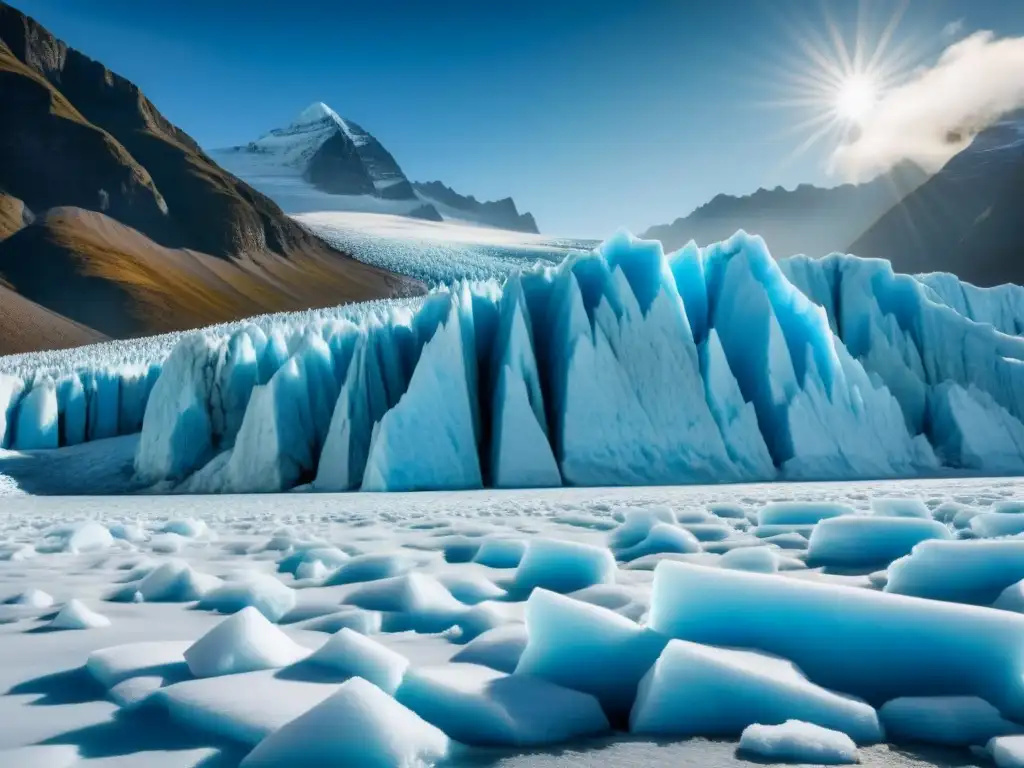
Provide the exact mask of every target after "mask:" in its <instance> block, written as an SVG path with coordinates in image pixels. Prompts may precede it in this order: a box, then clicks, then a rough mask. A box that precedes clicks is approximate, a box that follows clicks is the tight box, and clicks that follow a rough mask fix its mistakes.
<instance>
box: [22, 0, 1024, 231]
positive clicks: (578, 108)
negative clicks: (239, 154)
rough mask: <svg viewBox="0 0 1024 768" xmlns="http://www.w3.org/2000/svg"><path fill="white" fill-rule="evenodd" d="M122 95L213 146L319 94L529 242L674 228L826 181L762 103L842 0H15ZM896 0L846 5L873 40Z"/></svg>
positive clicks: (1019, 17) (991, 9) (934, 30)
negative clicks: (529, 215) (733, 204)
mask: <svg viewBox="0 0 1024 768" xmlns="http://www.w3.org/2000/svg"><path fill="white" fill-rule="evenodd" d="M14 3H15V5H17V6H18V7H19V8H20V9H22V10H24V11H25V12H27V13H29V14H30V15H32V16H34V17H36V18H37V19H38V20H39V21H41V22H42V23H43V24H44V25H46V26H47V27H48V28H49V29H50V30H51V31H52V32H54V33H55V34H56V35H58V36H59V37H61V38H62V39H64V40H65V41H67V42H68V43H69V44H71V45H73V46H74V47H76V48H79V49H80V50H82V51H83V52H85V53H86V54H88V55H90V56H92V57H93V58H96V59H99V60H100V61H102V62H103V63H104V64H106V65H107V66H108V67H110V68H111V69H113V70H115V71H116V72H119V73H120V74H123V75H124V76H126V77H128V78H129V79H131V80H133V81H134V82H136V83H137V84H138V85H139V86H140V87H141V88H142V89H143V91H144V92H145V93H146V94H147V95H148V96H149V97H150V98H151V99H152V100H153V101H154V103H155V104H156V105H157V107H158V108H159V109H160V110H161V111H162V112H163V113H164V114H165V115H166V116H167V117H168V118H169V119H170V120H171V121H173V122H174V123H176V124H177V125H179V126H181V127H182V128H183V129H184V130H186V131H187V132H188V133H189V134H191V135H192V136H193V137H194V138H195V139H196V140H197V141H199V142H200V143H201V144H202V145H204V146H206V147H217V146H225V145H231V144H238V143H243V142H246V141H248V140H251V139H254V138H256V137H258V136H259V135H260V134H261V133H263V132H265V131H266V130H268V129H269V128H272V127H276V126H280V125H284V124H287V123H288V122H289V121H290V120H291V119H292V118H293V117H294V116H295V115H297V114H298V113H299V112H300V111H301V110H302V109H303V108H304V107H305V106H307V105H308V104H309V103H311V102H314V101H324V102H326V103H328V104H329V105H331V106H332V107H333V108H334V109H335V110H336V111H338V112H339V113H340V114H342V115H343V116H345V117H349V118H351V119H353V120H355V121H356V122H358V123H360V124H361V125H362V126H363V127H364V128H366V129H367V130H369V131H371V132H372V133H373V134H375V135H376V136H377V137H378V138H379V139H380V140H381V141H382V142H383V143H384V145H385V146H386V147H388V149H390V150H391V152H392V153H393V154H394V155H395V157H396V158H397V159H398V161H399V163H400V164H401V165H402V167H403V168H404V170H405V171H406V173H407V174H408V175H409V176H410V177H411V178H413V179H415V180H432V179H440V180H442V181H444V182H445V183H446V184H449V185H450V186H452V187H454V188H455V189H456V190H458V191H460V192H463V193H472V194H475V195H477V196H478V197H480V198H485V199H493V198H497V197H504V196H509V195H511V196H512V197H514V198H515V200H516V202H517V204H518V205H519V207H520V208H521V209H525V210H530V211H532V212H533V213H534V214H535V216H536V217H537V220H538V223H539V224H540V227H541V229H542V231H545V232H550V233H553V234H562V235H575V236H594V237H600V236H604V235H606V234H609V233H610V232H612V231H613V230H615V229H616V228H618V227H619V226H627V227H629V228H631V229H633V230H635V231H641V230H643V229H645V228H646V227H647V226H649V225H651V224H655V223H662V222H666V221H671V220H672V219H674V218H676V217H678V216H682V215H685V214H687V213H688V212H689V211H691V210H692V209H693V208H694V207H696V206H698V205H700V204H701V203H704V202H706V201H707V200H709V199H710V198H712V197H714V196H715V195H716V194H718V193H727V194H745V193H749V192H752V191H753V190H755V189H756V188H758V187H760V186H766V187H774V186H776V185H783V186H787V187H791V186H793V185H795V184H797V183H800V182H812V183H838V180H837V179H832V178H831V177H829V176H828V175H827V173H826V170H825V166H826V160H827V157H828V154H829V153H828V149H829V148H828V147H827V146H818V147H815V148H813V149H812V150H811V151H808V152H806V153H804V154H802V155H800V156H799V157H797V158H796V159H792V158H791V155H792V154H793V152H794V150H795V149H796V148H797V146H798V145H799V144H800V143H801V142H802V141H803V139H804V138H806V133H801V132H799V131H796V132H794V131H793V130H792V128H793V126H794V123H796V122H799V120H800V119H801V117H802V116H806V114H805V113H804V114H801V113H798V112H796V111H795V109H794V108H792V107H782V106H778V105H776V106H769V105H766V102H769V101H774V100H778V99H779V98H785V97H787V96H792V95H793V93H794V90H793V89H794V83H795V81H796V73H798V72H799V71H800V69H801V68H804V69H808V68H810V69H813V65H811V64H809V63H808V60H807V58H806V57H805V56H803V55H802V54H801V53H800V49H799V44H798V43H799V41H800V40H801V39H806V38H807V37H808V36H809V35H818V36H820V37H823V36H824V33H825V28H826V26H825V24H826V22H825V19H826V17H830V18H832V19H833V20H834V21H835V24H836V26H837V28H838V29H839V30H841V32H842V34H843V35H844V36H846V37H847V38H849V39H852V35H853V34H854V30H855V29H856V27H857V15H858V3H857V2H856V0H721V1H720V2H714V3H712V2H702V1H698V0H693V1H692V2H691V0H666V1H664V2H659V1H657V0H640V1H639V2H636V3H632V2H613V1H612V0H592V1H591V2H586V1H585V0H544V1H542V2H533V1H532V0H524V1H523V2H486V1H484V0H476V1H475V2H444V1H443V0H438V2H422V1H421V0H407V1H406V2H391V1H389V0H375V1H373V2H365V1H361V2H335V3H330V2H325V1H324V0H290V1H289V2H286V3H283V2H261V1H260V0H244V2H243V1H242V0H217V1H216V2H200V1H199V0H176V1H173V2H172V1H169V2H138V0H102V1H101V0H91V1H90V2H82V0H14ZM897 5H898V4H897V3H896V2H883V1H882V0H878V1H877V2H869V3H867V4H866V5H865V4H864V3H861V4H860V14H861V19H862V21H863V22H864V23H866V25H867V28H869V30H870V31H871V32H872V33H873V34H875V35H876V36H877V34H878V33H879V32H880V30H881V28H882V27H883V26H884V24H885V22H886V21H888V19H889V18H890V17H891V15H892V13H893V10H894V9H895V8H896V7H897ZM905 5H906V8H905V12H904V14H903V16H902V19H901V21H900V23H899V26H898V27H897V29H896V34H895V37H896V39H897V41H898V42H900V43H907V44H910V45H911V46H912V47H913V48H914V50H916V51H917V53H918V54H919V57H920V58H921V63H925V64H927V63H928V61H929V57H931V59H932V60H934V57H935V56H936V55H937V54H938V53H939V52H940V51H941V49H942V46H943V45H944V44H946V43H948V42H949V41H948V40H945V39H944V36H943V29H944V28H945V27H947V25H950V24H951V23H953V22H959V23H960V29H961V30H962V31H971V30H977V29H991V30H994V31H995V32H996V33H997V34H998V35H1014V36H1016V35H1022V34H1024V2H1021V1H1020V0H973V1H972V2H971V3H964V2H961V0H908V2H906V3H905Z"/></svg>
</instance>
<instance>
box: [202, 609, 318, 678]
mask: <svg viewBox="0 0 1024 768" xmlns="http://www.w3.org/2000/svg"><path fill="white" fill-rule="evenodd" d="M308 654H309V651H308V650H307V649H306V648H303V647H302V646H301V645H299V644H298V643H296V642H295V641H294V640H292V639H291V638H290V637H288V635H286V634H285V633H284V632H283V631H281V630H280V629H278V628H277V627H276V626H274V625H273V624H271V623H270V622H269V621H267V619H266V618H265V617H264V615H263V614H262V613H260V612H259V611H258V610H256V609H255V608H252V607H247V608H243V609H242V610H240V611H239V612H238V613H236V614H234V615H233V616H230V617H228V618H226V619H224V620H223V621H222V622H221V623H220V624H218V625H217V626H216V627H214V628H213V629H211V630H210V631H209V632H207V633H206V634H205V635H203V636H202V637H201V638H199V640H197V641H196V642H195V643H193V644H192V645H191V646H189V648H188V650H186V651H185V654H184V657H185V663H186V664H188V668H189V670H190V671H191V672H192V674H193V675H195V676H196V677H216V676H218V675H235V674H238V673H240V672H253V671H255V670H259V669H274V668H276V667H284V666H287V665H289V664H293V663H295V662H296V661H298V660H300V659H302V658H305V657H306V656H307V655H308Z"/></svg>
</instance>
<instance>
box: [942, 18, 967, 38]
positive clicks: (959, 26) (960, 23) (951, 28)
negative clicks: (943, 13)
mask: <svg viewBox="0 0 1024 768" xmlns="http://www.w3.org/2000/svg"><path fill="white" fill-rule="evenodd" d="M963 31H964V20H963V19H957V20H956V21H951V22H949V24H947V25H946V26H944V27H943V28H942V36H943V37H959V35H960V33H961V32H963Z"/></svg>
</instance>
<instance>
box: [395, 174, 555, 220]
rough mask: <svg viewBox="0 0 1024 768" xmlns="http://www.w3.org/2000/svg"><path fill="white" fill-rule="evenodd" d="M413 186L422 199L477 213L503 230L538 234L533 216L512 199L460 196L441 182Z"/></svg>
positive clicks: (414, 184) (420, 183)
mask: <svg viewBox="0 0 1024 768" xmlns="http://www.w3.org/2000/svg"><path fill="white" fill-rule="evenodd" d="M412 186H413V189H415V190H416V192H417V193H419V195H420V197H422V198H426V199H429V200H434V201H436V202H439V203H442V204H444V205H447V206H449V207H451V208H454V209H456V210H459V211H468V212H471V213H476V214H478V215H479V216H480V218H481V219H485V220H487V221H491V222H494V223H495V226H498V227H500V228H501V229H511V230H514V231H516V232H534V233H537V232H538V229H537V222H536V221H535V220H534V218H533V214H531V213H519V210H518V209H517V208H516V203H515V201H514V200H513V199H512V198H511V197H503V198H502V199H501V200H493V201H480V200H477V199H476V198H475V197H473V195H460V194H459V193H458V192H456V191H455V190H454V189H452V188H451V187H448V186H445V185H444V184H442V183H441V182H440V181H415V182H413V185H412Z"/></svg>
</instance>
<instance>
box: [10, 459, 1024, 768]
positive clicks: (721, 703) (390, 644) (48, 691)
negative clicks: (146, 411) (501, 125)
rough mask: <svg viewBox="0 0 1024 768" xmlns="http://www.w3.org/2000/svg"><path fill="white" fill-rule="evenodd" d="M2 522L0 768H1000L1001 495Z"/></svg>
mask: <svg viewBox="0 0 1024 768" xmlns="http://www.w3.org/2000/svg"><path fill="white" fill-rule="evenodd" d="M3 513H4V514H3V516H2V522H0V526H2V530H0V538H2V540H3V543H2V544H0V658H2V659H3V663H2V664H0V765H3V766H12V767H13V766H19V767H24V766H40V767H45V768H54V767H55V766H69V767H70V766H89V768H100V767H103V768H110V766H142V765H145V766H147V768H184V767H185V766H196V767H200V766H201V767H203V768H211V766H217V767H218V768H227V767H229V766H231V767H233V766H239V765H241V766H244V767H246V768H251V767H252V766H281V767H282V768H284V767H286V766H299V765H301V766H304V767H306V766H308V767H315V766H324V767H325V768H326V767H328V766H366V767H368V768H372V767H375V766H381V767H390V768H411V767H413V766H439V767H447V768H471V767H472V766H494V767H495V768H514V767H518V768H543V767H544V766H556V765H558V766H566V765H568V766H608V767H609V768H635V767H636V766H640V765H643V766H648V767H649V768H659V767H661V766H663V767H664V768H667V766H693V767H694V768H696V767H698V766H700V767H701V768H714V767H715V766H722V767H723V768H724V767H725V766H737V765H741V764H743V763H744V762H746V761H755V762H759V763H766V762H767V763H771V764H778V763H794V762H795V763H803V764H811V765H832V764H845V763H852V762H858V761H859V762H860V763H862V764H864V765H873V766H890V765H898V766H906V767H911V766H914V767H916V766H950V767H952V766H966V765H979V766H981V765H992V764H995V765H997V766H1000V767H1001V768H1010V767H1012V766H1017V767H1019V766H1024V538H1021V537H1020V535H1019V534H1020V533H1021V532H1024V483H1022V482H1020V481H1016V480H1010V479H1006V480H980V479H968V480H955V481H953V480H928V481H901V482H893V481H881V482H869V483H843V484H790V485H787V486H779V485H770V484H763V485H746V486H690V487H678V488H641V489H560V490H554V491H551V490H548V491H492V492H487V493H479V492H478V493H473V492H469V493H421V494H348V495H337V494H290V495H288V496H283V497H282V496H259V495H249V496H236V497H217V496H196V497H185V496H176V497H175V496H163V497H160V496H140V497H129V496H118V497H106V498H99V497H92V498H63V499H56V498H54V499H45V498H38V497H27V496H23V497H13V498H9V499H6V500H5V501H4V503H3Z"/></svg>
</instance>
